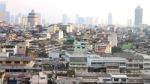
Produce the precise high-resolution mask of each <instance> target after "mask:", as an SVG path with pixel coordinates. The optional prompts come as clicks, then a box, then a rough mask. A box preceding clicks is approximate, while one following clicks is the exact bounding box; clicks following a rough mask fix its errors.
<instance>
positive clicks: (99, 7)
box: [0, 0, 150, 24]
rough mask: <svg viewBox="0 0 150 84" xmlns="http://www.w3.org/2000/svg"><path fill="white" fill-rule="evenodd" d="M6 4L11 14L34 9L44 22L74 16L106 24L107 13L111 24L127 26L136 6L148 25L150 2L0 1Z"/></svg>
mask: <svg viewBox="0 0 150 84" xmlns="http://www.w3.org/2000/svg"><path fill="white" fill-rule="evenodd" d="M0 1H4V2H6V4H7V9H8V10H9V11H11V13H12V14H14V15H15V14H17V13H23V14H27V13H28V12H30V11H31V9H34V10H35V11H36V12H38V13H41V15H42V17H44V18H46V21H49V22H57V21H61V15H62V14H67V15H68V16H69V17H70V18H72V19H73V18H74V17H75V15H76V14H79V15H80V16H83V17H88V16H92V17H98V18H99V23H106V22H107V17H108V13H109V12H111V13H112V16H113V23H115V24H127V20H128V19H132V22H134V9H135V7H137V5H140V6H141V7H142V8H143V13H144V14H143V21H144V22H143V23H146V24H150V9H149V8H150V0H0Z"/></svg>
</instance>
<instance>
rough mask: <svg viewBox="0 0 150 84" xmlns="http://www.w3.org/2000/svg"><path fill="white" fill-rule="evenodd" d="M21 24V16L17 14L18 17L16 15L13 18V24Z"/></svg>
mask: <svg viewBox="0 0 150 84" xmlns="http://www.w3.org/2000/svg"><path fill="white" fill-rule="evenodd" d="M21 23H22V15H21V14H18V15H16V17H15V24H17V25H21Z"/></svg>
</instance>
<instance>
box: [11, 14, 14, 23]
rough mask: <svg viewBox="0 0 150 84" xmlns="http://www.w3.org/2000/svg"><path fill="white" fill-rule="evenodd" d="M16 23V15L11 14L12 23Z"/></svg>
mask: <svg viewBox="0 0 150 84" xmlns="http://www.w3.org/2000/svg"><path fill="white" fill-rule="evenodd" d="M14 23H15V16H14V15H11V16H10V24H14Z"/></svg>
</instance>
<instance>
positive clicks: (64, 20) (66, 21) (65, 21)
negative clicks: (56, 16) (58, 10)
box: [62, 14, 69, 24]
mask: <svg viewBox="0 0 150 84" xmlns="http://www.w3.org/2000/svg"><path fill="white" fill-rule="evenodd" d="M62 23H63V24H67V23H69V18H68V16H67V15H66V14H63V15H62Z"/></svg>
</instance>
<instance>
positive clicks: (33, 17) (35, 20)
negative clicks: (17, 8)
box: [28, 10, 40, 27]
mask: <svg viewBox="0 0 150 84" xmlns="http://www.w3.org/2000/svg"><path fill="white" fill-rule="evenodd" d="M39 22H40V16H39V14H37V13H35V12H34V10H32V11H31V12H30V13H29V14H28V24H29V26H30V27H35V26H37V25H39Z"/></svg>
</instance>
